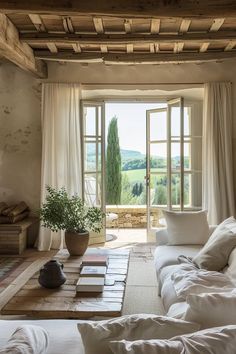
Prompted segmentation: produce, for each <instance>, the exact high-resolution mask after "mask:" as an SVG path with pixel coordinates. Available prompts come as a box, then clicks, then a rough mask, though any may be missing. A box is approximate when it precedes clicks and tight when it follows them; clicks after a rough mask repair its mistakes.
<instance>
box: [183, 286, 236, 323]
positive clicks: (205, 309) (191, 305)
mask: <svg viewBox="0 0 236 354" xmlns="http://www.w3.org/2000/svg"><path fill="white" fill-rule="evenodd" d="M186 301H187V304H188V307H187V310H186V313H185V315H184V316H183V318H184V319H185V320H186V321H192V322H196V323H199V324H200V326H201V328H202V329H203V328H209V327H218V326H226V325H236V310H235V309H236V291H232V292H226V293H209V294H191V295H188V296H187V299H186Z"/></svg>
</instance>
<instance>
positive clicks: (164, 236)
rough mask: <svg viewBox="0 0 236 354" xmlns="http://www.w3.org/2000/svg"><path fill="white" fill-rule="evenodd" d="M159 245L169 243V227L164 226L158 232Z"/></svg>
mask: <svg viewBox="0 0 236 354" xmlns="http://www.w3.org/2000/svg"><path fill="white" fill-rule="evenodd" d="M156 241H157V245H158V246H160V245H166V244H167V243H168V232H167V228H166V227H163V228H161V229H159V230H157V232H156Z"/></svg>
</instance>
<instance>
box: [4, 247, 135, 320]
mask: <svg viewBox="0 0 236 354" xmlns="http://www.w3.org/2000/svg"><path fill="white" fill-rule="evenodd" d="M87 254H101V255H108V257H109V265H108V268H107V274H106V278H105V279H106V280H109V279H113V280H114V281H115V283H114V285H110V286H109V285H105V286H104V291H103V292H102V293H100V294H97V293H96V294H92V293H83V294H81V293H80V294H78V293H76V283H77V281H78V278H79V273H80V265H81V262H82V257H75V256H73V257H72V256H69V255H68V253H67V251H65V250H63V251H61V252H59V253H58V254H57V255H56V256H55V257H54V259H57V260H59V261H60V262H61V263H63V264H64V272H65V274H66V277H67V280H66V282H65V284H63V285H62V286H61V287H60V288H57V289H45V288H43V287H41V286H40V285H39V283H38V276H39V269H40V268H41V267H42V264H41V263H39V262H36V264H35V269H34V268H33V271H32V269H31V272H25V277H24V275H23V273H22V274H21V279H20V281H21V283H20V285H19V286H18V291H17V292H16V293H15V294H14V292H13V293H12V296H11V297H10V299H8V300H9V301H5V302H3V303H2V306H0V309H1V314H2V315H27V316H30V317H35V318H78V319H83V318H92V317H96V316H103V317H115V316H120V315H121V311H122V306H123V301H124V294H125V285H126V278H127V273H128V264H129V251H128V250H109V249H102V248H101V249H99V248H97V249H95V248H89V249H88V250H87V252H86V255H87ZM32 266H33V264H32ZM31 268H32V267H31ZM26 271H27V270H26ZM22 278H23V279H22ZM5 290H7V289H5Z"/></svg>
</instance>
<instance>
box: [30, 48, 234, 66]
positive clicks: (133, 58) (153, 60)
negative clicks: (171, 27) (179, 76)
mask: <svg viewBox="0 0 236 354" xmlns="http://www.w3.org/2000/svg"><path fill="white" fill-rule="evenodd" d="M35 56H36V57H37V58H39V59H45V60H52V61H72V62H84V63H89V62H105V63H108V64H109V63H110V64H165V63H191V62H195V63H198V62H205V61H218V60H224V59H230V58H235V57H236V51H234V52H206V53H184V52H182V53H179V54H172V53H170V54H169V53H149V54H147V53H146V54H135V53H131V54H128V53H125V54H111V53H104V54H103V53H78V54H77V53H72V52H69V53H68V52H59V53H57V54H52V53H49V52H48V51H36V52H35Z"/></svg>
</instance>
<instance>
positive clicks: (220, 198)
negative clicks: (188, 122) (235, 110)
mask: <svg viewBox="0 0 236 354" xmlns="http://www.w3.org/2000/svg"><path fill="white" fill-rule="evenodd" d="M203 115H204V117H203V206H204V208H205V209H207V210H208V221H209V223H210V224H218V223H220V222H221V221H222V220H224V219H225V218H227V217H229V216H231V215H234V211H235V205H234V190H233V158H232V88H231V84H230V83H224V82H222V83H207V84H205V86H204V112H203Z"/></svg>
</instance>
